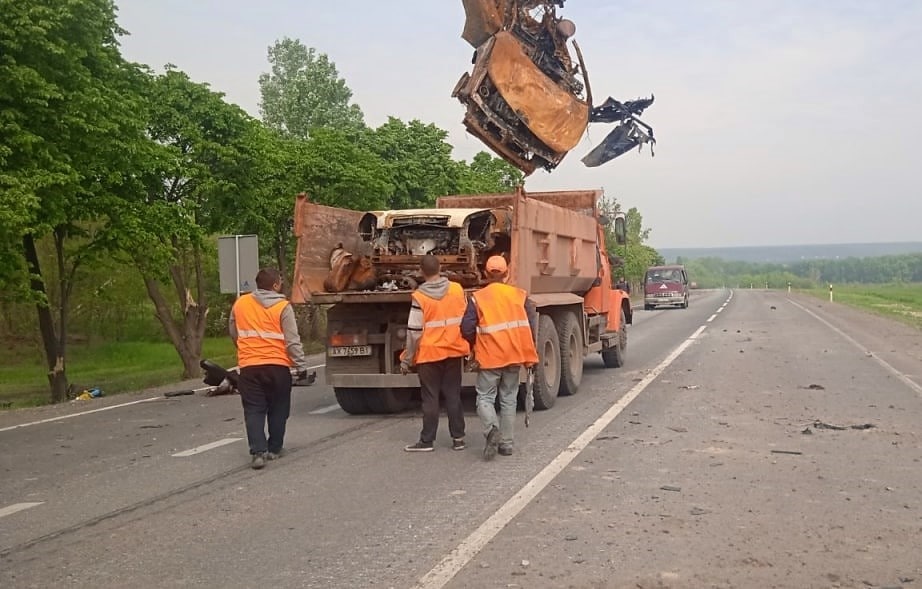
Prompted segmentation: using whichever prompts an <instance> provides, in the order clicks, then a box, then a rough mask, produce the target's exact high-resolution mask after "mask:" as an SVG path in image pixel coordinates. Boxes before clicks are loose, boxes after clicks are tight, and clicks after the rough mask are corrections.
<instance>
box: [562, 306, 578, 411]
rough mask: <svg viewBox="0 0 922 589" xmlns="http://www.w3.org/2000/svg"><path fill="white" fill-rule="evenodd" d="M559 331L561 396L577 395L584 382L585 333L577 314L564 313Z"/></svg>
mask: <svg viewBox="0 0 922 589" xmlns="http://www.w3.org/2000/svg"><path fill="white" fill-rule="evenodd" d="M557 331H558V332H559V333H560V368H561V372H560V394H561V395H563V396H567V395H575V394H576V393H577V391H579V384H580V383H581V382H582V381H583V332H582V329H581V328H580V324H579V319H577V317H576V313H564V314H563V316H561V317H560V321H559V323H558V325H557Z"/></svg>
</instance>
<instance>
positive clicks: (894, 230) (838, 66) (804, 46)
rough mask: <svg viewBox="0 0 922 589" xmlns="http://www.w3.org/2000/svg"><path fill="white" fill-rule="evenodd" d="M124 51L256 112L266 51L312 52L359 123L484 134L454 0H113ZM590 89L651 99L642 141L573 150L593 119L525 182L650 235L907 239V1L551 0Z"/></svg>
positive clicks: (917, 38)
mask: <svg viewBox="0 0 922 589" xmlns="http://www.w3.org/2000/svg"><path fill="white" fill-rule="evenodd" d="M116 1H117V4H118V6H119V24H120V25H121V26H122V27H123V28H125V29H127V30H128V31H129V33H130V35H129V36H128V37H125V38H124V39H123V40H122V49H123V54H124V55H125V57H126V58H128V59H130V60H133V61H138V62H142V63H146V64H148V65H151V66H153V67H154V68H155V69H157V71H161V70H162V66H163V65H164V64H167V63H172V64H175V65H176V66H178V67H179V68H180V69H182V70H184V71H185V72H187V73H188V74H189V75H190V76H191V77H192V78H193V79H195V80H197V81H202V82H208V83H209V84H210V85H211V86H212V88H213V89H215V90H218V91H221V92H224V93H225V94H226V98H227V100H229V101H230V102H234V103H236V104H239V105H240V106H241V107H243V108H244V109H246V110H247V111H248V112H250V113H251V114H253V115H254V116H259V88H258V84H257V79H258V77H259V74H260V73H262V72H265V71H268V69H269V65H268V61H267V59H266V50H267V48H268V46H269V45H271V44H272V43H273V42H274V41H275V40H276V39H278V38H281V37H284V36H288V37H292V38H298V39H300V40H301V41H302V42H303V43H304V44H305V45H306V46H308V47H315V48H316V49H317V50H318V51H320V52H323V53H326V54H327V55H329V56H330V58H331V59H332V60H333V61H334V62H335V63H336V65H337V67H338V69H339V72H340V75H341V76H342V77H343V78H344V79H345V80H346V83H347V84H348V86H349V87H350V88H351V89H352V91H353V100H354V101H355V102H356V103H357V104H359V105H360V106H361V108H362V110H363V111H364V113H365V122H366V123H367V124H368V125H370V126H372V127H375V126H378V125H380V124H381V123H383V122H384V121H386V119H387V117H388V116H389V115H393V116H396V117H399V118H401V119H403V120H405V121H409V120H411V119H419V120H421V121H424V122H427V123H430V122H431V123H435V124H436V125H438V126H439V127H441V128H443V129H446V130H447V131H449V141H450V142H451V143H452V144H453V145H454V146H455V157H456V158H459V159H468V160H469V159H470V158H471V156H472V155H473V154H475V153H477V152H478V151H481V150H484V149H486V148H485V147H484V146H483V145H482V144H481V143H480V142H479V141H478V140H476V139H474V138H473V137H471V136H469V135H467V134H466V133H465V131H464V127H463V126H462V124H461V118H462V115H463V108H462V106H461V104H460V103H458V102H457V101H456V100H455V99H453V98H451V96H450V94H451V90H452V88H453V87H454V85H455V83H456V82H457V80H458V78H459V77H460V76H461V74H462V72H464V71H467V70H468V69H469V68H470V59H471V54H472V48H471V47H470V46H469V45H468V44H467V43H466V42H465V41H464V40H462V39H461V37H460V34H461V29H462V27H463V24H464V12H463V9H462V5H461V0H393V1H388V2H383V1H380V0H375V1H371V0H341V1H338V2H335V1H334V2H326V1H324V2H321V1H320V0H297V1H296V0H262V1H260V2H255V1H253V0H116ZM560 14H562V15H563V16H566V17H567V18H569V19H571V20H573V21H574V22H575V23H576V26H577V33H576V37H575V39H576V40H577V41H578V43H579V44H580V46H581V48H582V50H583V55H584V56H585V59H586V65H587V69H588V71H589V75H590V82H591V83H592V89H593V94H594V96H595V101H596V102H597V103H598V102H601V101H602V100H603V99H604V98H605V97H606V96H608V95H611V96H614V97H615V98H617V99H619V100H629V99H633V98H637V97H641V96H649V95H650V94H651V93H654V94H655V95H656V102H655V103H654V104H653V106H651V107H650V108H649V109H648V110H647V111H646V113H645V114H644V116H643V119H644V120H645V121H646V122H647V123H649V124H651V125H652V126H653V128H654V130H655V132H656V137H657V140H658V143H657V146H656V149H655V153H656V156H655V157H652V158H651V157H650V152H649V149H648V147H647V146H645V147H644V150H643V151H642V152H641V153H637V152H631V153H629V154H626V155H623V156H621V157H620V158H617V159H615V160H613V161H611V162H609V163H608V164H605V165H604V166H602V167H599V168H594V169H590V168H585V167H583V165H582V163H581V162H580V161H579V160H580V158H581V157H583V155H585V154H586V153H587V152H588V151H589V150H590V149H591V148H592V146H594V145H596V144H598V142H599V141H601V140H602V138H604V137H605V135H606V134H607V133H608V131H609V126H608V125H604V124H594V125H592V126H591V127H590V129H589V131H588V133H587V136H586V138H585V139H584V141H583V142H581V143H580V144H579V145H578V146H577V147H576V148H575V149H574V150H573V151H572V152H571V153H570V154H569V155H568V156H567V158H566V159H565V160H564V162H563V163H562V164H561V165H560V166H559V167H558V168H557V169H556V170H555V171H553V172H552V173H547V172H544V171H538V172H535V174H533V175H532V176H531V177H530V178H529V179H528V180H527V181H526V189H528V190H548V189H558V188H559V189H576V188H604V190H605V192H606V194H608V195H610V196H614V197H616V198H617V199H618V200H619V201H620V202H621V204H622V206H623V207H624V208H630V207H637V209H638V210H639V211H640V213H641V214H642V215H643V218H644V224H645V226H646V227H649V228H652V233H651V236H650V241H649V243H650V244H651V245H653V246H654V247H660V248H673V247H732V246H754V245H789V244H823V243H854V242H888V241H922V198H920V179H922V147H920V143H922V2H919V1H918V0H887V1H885V2H873V1H871V0H866V1H855V0H828V1H819V0H815V1H810V2H807V1H805V0H774V1H771V2H769V1H736V0H723V1H721V0H695V1H688V0H662V1H659V2H654V1H649V0H647V1H640V0H569V1H568V2H567V4H566V5H565V7H564V9H563V10H562V11H561V12H560Z"/></svg>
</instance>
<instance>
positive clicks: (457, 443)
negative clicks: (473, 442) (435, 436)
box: [451, 438, 467, 450]
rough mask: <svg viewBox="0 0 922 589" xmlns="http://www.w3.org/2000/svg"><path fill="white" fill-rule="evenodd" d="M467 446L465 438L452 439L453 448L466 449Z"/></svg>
mask: <svg viewBox="0 0 922 589" xmlns="http://www.w3.org/2000/svg"><path fill="white" fill-rule="evenodd" d="M465 448H467V446H466V445H465V444H464V438H453V439H452V440H451V449H452V450H464V449H465Z"/></svg>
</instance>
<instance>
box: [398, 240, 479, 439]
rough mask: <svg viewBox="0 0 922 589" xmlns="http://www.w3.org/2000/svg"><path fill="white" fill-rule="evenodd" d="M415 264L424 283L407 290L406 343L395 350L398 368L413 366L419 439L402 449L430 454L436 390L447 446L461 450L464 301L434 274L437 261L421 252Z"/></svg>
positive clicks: (403, 370) (457, 290)
mask: <svg viewBox="0 0 922 589" xmlns="http://www.w3.org/2000/svg"><path fill="white" fill-rule="evenodd" d="M419 268H420V270H421V271H422V274H423V277H424V278H425V279H426V281H425V282H423V283H422V284H420V285H419V288H417V289H416V290H415V291H414V292H413V295H412V296H413V302H412V303H411V304H410V317H409V319H408V320H407V347H406V349H405V350H404V351H403V354H401V358H400V372H401V373H402V374H408V373H409V372H410V370H411V369H412V368H413V367H414V366H415V367H416V372H417V374H418V375H419V386H420V391H421V395H422V402H423V403H422V405H423V429H422V431H420V433H419V441H417V442H416V443H415V444H410V445H409V446H406V447H404V450H406V451H407V452H431V451H432V450H433V449H434V445H433V444H434V442H435V434H436V432H437V431H438V428H439V393H441V394H442V395H443V396H444V397H445V411H446V412H447V413H448V432H449V433H450V434H451V447H452V449H454V450H464V448H465V445H464V410H463V409H462V407H461V370H462V368H463V362H464V358H465V357H466V356H467V355H468V354H469V353H470V346H469V345H468V343H467V341H466V340H465V339H464V338H463V337H461V317H462V315H464V309H465V307H466V305H467V303H466V301H465V296H464V289H462V288H461V285H460V284H458V283H456V282H451V281H449V280H448V279H447V278H445V277H444V276H442V275H441V274H440V271H441V265H440V264H439V259H438V258H437V257H435V256H433V255H426V256H423V258H422V260H420V264H419Z"/></svg>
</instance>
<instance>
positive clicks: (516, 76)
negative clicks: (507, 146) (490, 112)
mask: <svg viewBox="0 0 922 589" xmlns="http://www.w3.org/2000/svg"><path fill="white" fill-rule="evenodd" d="M488 69H489V74H490V79H491V80H493V83H494V84H495V85H496V87H497V89H499V92H500V94H501V95H502V96H503V98H504V99H505V100H506V102H507V103H508V104H509V106H510V107H511V108H512V110H513V111H514V112H515V113H516V114H517V115H518V116H519V118H520V119H522V120H523V121H525V122H526V124H527V125H528V128H529V130H531V132H532V133H534V134H535V135H536V136H537V137H538V139H540V140H541V141H542V142H543V143H544V144H545V145H547V146H548V147H549V148H551V149H553V150H554V151H558V152H567V151H569V150H571V149H573V148H574V147H575V146H576V144H577V143H579V140H580V138H582V135H583V132H584V131H585V130H586V127H587V126H588V125H589V105H588V104H587V103H586V102H585V101H583V100H580V99H579V98H577V97H575V96H573V95H572V94H570V93H569V92H567V91H566V90H564V89H563V88H561V87H560V86H558V85H557V84H556V83H555V82H554V81H553V80H552V79H551V78H549V77H548V76H547V75H546V74H545V73H544V72H542V71H541V70H540V69H538V67H537V66H536V65H535V64H534V63H533V62H532V60H531V58H529V57H528V55H526V54H525V52H524V51H523V50H522V45H521V43H519V41H517V40H516V39H515V37H513V36H512V34H511V33H508V32H501V33H499V34H497V35H496V43H495V44H494V45H493V53H492V55H491V57H490V63H489V65H488Z"/></svg>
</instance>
